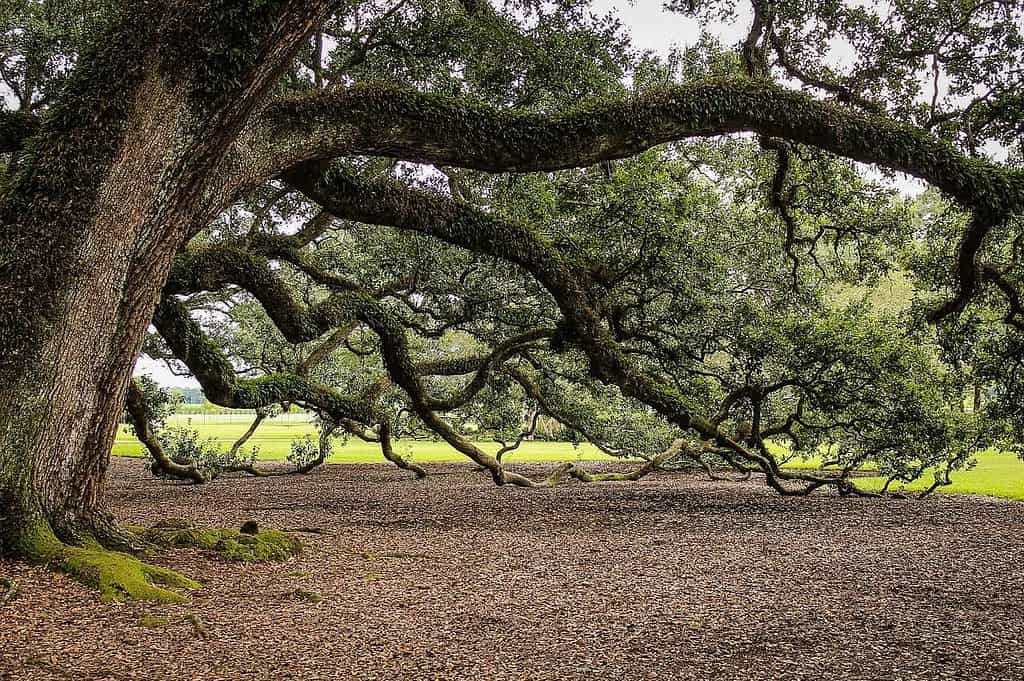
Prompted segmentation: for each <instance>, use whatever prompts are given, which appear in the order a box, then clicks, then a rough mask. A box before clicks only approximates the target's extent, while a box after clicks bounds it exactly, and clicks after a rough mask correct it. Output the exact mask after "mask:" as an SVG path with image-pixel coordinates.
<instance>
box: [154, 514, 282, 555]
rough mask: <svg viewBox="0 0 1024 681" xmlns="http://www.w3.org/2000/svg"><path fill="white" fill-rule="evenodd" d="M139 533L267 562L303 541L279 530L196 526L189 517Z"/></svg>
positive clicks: (161, 542) (162, 543)
mask: <svg viewBox="0 0 1024 681" xmlns="http://www.w3.org/2000/svg"><path fill="white" fill-rule="evenodd" d="M137 531H138V532H139V534H140V535H141V536H142V537H144V538H145V539H146V540H148V541H151V542H153V543H154V544H156V545H157V546H163V547H167V548H198V549H203V550H205V551H212V552H213V553H215V554H217V555H218V556H219V557H221V558H223V559H225V560H233V561H241V562H266V561H281V560H287V559H288V558H291V557H292V556H296V555H298V554H299V553H301V552H302V542H301V541H299V540H298V539H295V538H294V537H289V536H288V535H287V534H285V533H284V532H282V531H280V530H266V531H264V532H258V533H256V534H247V533H245V532H242V531H240V530H228V529H219V528H197V527H194V526H192V524H191V523H188V522H187V521H185V522H182V521H177V520H175V521H163V522H160V523H157V524H156V525H154V526H153V527H150V528H138V529H137Z"/></svg>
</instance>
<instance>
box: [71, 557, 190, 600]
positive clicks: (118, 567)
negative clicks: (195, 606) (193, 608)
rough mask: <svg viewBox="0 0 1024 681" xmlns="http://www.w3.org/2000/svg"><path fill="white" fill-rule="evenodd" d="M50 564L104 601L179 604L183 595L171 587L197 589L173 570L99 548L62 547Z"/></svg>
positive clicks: (186, 578) (183, 597) (183, 598)
mask: <svg viewBox="0 0 1024 681" xmlns="http://www.w3.org/2000/svg"><path fill="white" fill-rule="evenodd" d="M51 564H52V565H56V566H57V567H59V568H60V569H61V570H63V571H64V572H67V573H68V574H69V575H71V576H72V577H74V578H75V579H77V580H78V581H80V582H82V583H83V584H86V585H88V586H92V587H94V588H96V589H98V590H99V592H100V600H102V601H104V602H110V601H124V600H128V599H132V600H140V601H156V602H159V603H182V602H185V601H186V600H187V599H186V598H185V596H183V595H181V594H179V593H177V592H176V591H172V590H171V589H198V588H200V584H199V583H198V582H196V581H193V580H191V579H189V578H188V577H185V576H184V575H181V574H178V573H177V572H174V571H173V570H168V569H167V568H162V567H159V566H156V565H150V564H149V563H143V562H142V561H140V560H138V559H137V558H133V557H132V556H129V555H128V554H126V553H120V552H118V551H107V550H106V549H102V548H77V547H64V548H63V549H61V550H60V552H59V554H57V555H55V557H54V559H53V560H51ZM164 587H167V588H164Z"/></svg>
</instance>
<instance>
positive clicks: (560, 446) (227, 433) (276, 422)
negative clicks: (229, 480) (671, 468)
mask: <svg viewBox="0 0 1024 681" xmlns="http://www.w3.org/2000/svg"><path fill="white" fill-rule="evenodd" d="M251 422H252V416H251V415H248V414H216V415H209V416H206V415H202V414H199V415H194V416H182V415H175V416H174V417H172V418H171V419H170V420H169V422H168V425H171V426H174V425H186V424H189V425H190V426H191V427H192V428H195V429H196V430H197V431H199V433H200V434H201V435H202V436H203V437H211V438H214V439H215V440H217V442H218V443H220V444H221V445H222V446H224V447H225V448H227V447H230V446H231V444H232V443H233V442H234V441H235V440H237V439H238V438H239V437H240V436H241V435H242V434H243V433H244V432H245V431H246V429H247V428H248V427H249V424H250V423H251ZM306 435H312V436H314V437H315V436H316V430H315V429H314V428H313V426H312V424H310V423H309V421H308V420H307V417H306V415H305V414H286V415H283V416H279V417H277V418H274V419H269V420H267V421H264V422H263V424H262V425H260V429H259V430H258V431H256V434H255V435H253V437H252V439H250V440H249V443H248V445H247V446H249V445H254V446H257V447H259V459H260V460H262V461H283V460H284V459H285V457H287V456H288V452H289V449H290V445H291V441H292V440H293V439H295V438H301V437H304V436H306ZM479 444H480V445H481V446H482V447H483V448H484V449H487V450H489V451H491V452H496V451H497V450H498V447H499V445H498V444H497V443H494V442H481V443H479ZM395 450H396V451H398V452H399V453H400V454H402V455H411V456H412V458H413V459H414V460H416V461H418V462H434V463H440V462H458V461H468V459H466V457H465V456H463V455H462V454H459V453H458V452H456V451H455V450H454V449H452V448H451V447H449V446H448V445H447V444H446V443H444V442H434V441H411V440H399V441H397V442H396V443H395ZM142 452H143V448H142V445H141V444H139V441H138V440H136V439H135V438H134V437H133V436H132V435H131V433H130V432H129V431H127V430H126V429H125V428H124V427H122V428H121V430H120V431H119V432H118V435H117V442H116V443H115V444H114V449H113V453H114V454H115V455H119V456H142ZM508 457H509V460H511V459H512V458H513V457H514V458H515V460H517V461H535V462H540V461H575V460H577V459H579V460H606V461H607V460H609V459H610V457H608V456H606V455H605V454H602V453H601V452H600V451H598V450H597V448H595V447H594V446H592V445H589V444H581V445H580V446H579V447H574V446H573V445H572V443H569V442H524V443H523V445H522V447H520V448H519V449H518V450H516V451H515V452H513V453H511V454H509V455H508ZM381 461H383V455H382V454H381V453H380V447H379V446H377V445H376V444H373V443H368V442H363V441H362V440H360V439H358V438H354V437H350V438H348V441H347V442H346V443H345V444H344V445H341V444H340V442H339V443H338V444H336V446H335V454H334V456H332V457H331V459H330V462H331V463H380V462H381Z"/></svg>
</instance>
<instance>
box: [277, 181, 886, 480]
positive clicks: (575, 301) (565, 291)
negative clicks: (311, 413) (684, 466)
mask: <svg viewBox="0 0 1024 681" xmlns="http://www.w3.org/2000/svg"><path fill="white" fill-rule="evenodd" d="M287 181H288V182H289V183H291V184H292V185H293V186H295V187H296V188H298V189H299V190H300V191H302V192H303V193H305V194H306V195H307V196H308V197H309V198H310V199H312V200H313V201H315V202H316V203H318V204H319V205H321V206H322V207H324V208H325V209H327V210H330V211H331V212H332V213H334V214H335V215H336V216H338V217H340V218H344V219H351V220H357V221H360V222H365V223H369V224H378V225H387V226H391V227H396V228H399V229H404V230H410V231H416V232H420V233H423V234H428V235H430V236H433V237H435V238H438V239H441V240H442V241H445V242H447V243H450V244H452V245H455V246H459V247H461V248H465V249H468V250H470V251H473V252H477V253H483V254H486V255H490V256H492V257H496V258H499V259H502V260H507V261H510V262H513V263H516V264H518V265H520V266H521V267H523V268H524V269H526V270H527V271H528V272H529V273H530V274H532V275H533V276H534V277H535V278H536V279H537V280H538V281H539V282H540V283H541V284H542V285H543V286H544V287H545V288H546V289H547V290H548V292H549V293H550V294H551V295H552V297H553V298H554V299H555V302H556V303H557V304H558V307H559V308H560V310H561V312H562V315H563V325H564V328H563V329H562V333H563V335H564V336H565V338H566V339H568V340H570V341H571V342H573V343H574V344H576V345H577V346H578V347H579V348H580V349H581V350H583V351H584V352H585V353H586V355H587V357H588V359H589V361H590V364H591V369H592V371H593V372H594V374H595V375H596V376H597V377H598V378H600V379H602V380H604V381H605V382H608V383H611V384H615V385H617V386H618V387H619V388H620V389H621V390H622V392H623V394H625V395H626V396H628V397H633V398H635V399H638V400H640V401H641V402H643V403H645V404H647V405H649V406H650V407H653V408H654V409H655V410H656V411H658V412H659V413H660V414H662V416H664V417H665V418H667V419H668V420H669V421H670V422H672V423H674V424H675V425H677V426H679V427H680V428H682V429H683V430H688V429H692V430H694V431H696V432H697V434H698V435H700V437H701V438H702V439H705V440H710V441H714V442H716V443H718V444H719V445H720V446H721V447H723V448H726V449H729V450H731V451H732V452H733V453H734V455H735V456H736V457H738V458H739V459H742V460H746V461H749V462H751V463H752V464H754V465H756V466H757V468H758V469H759V471H760V472H761V473H763V474H764V475H765V479H766V481H767V482H768V484H769V485H770V486H771V487H772V488H773V489H775V490H776V491H777V492H779V493H780V494H784V495H792V494H808V493H810V492H811V491H813V490H815V489H818V488H820V487H822V486H832V487H835V488H836V489H839V490H840V491H842V492H843V493H854V494H860V493H864V494H867V493H866V492H861V491H860V490H859V489H858V488H856V486H854V485H853V484H852V483H850V482H849V481H848V480H846V479H845V478H841V477H830V476H822V475H816V474H813V473H807V472H802V471H792V470H783V469H782V468H781V467H780V466H779V464H778V462H777V461H776V460H775V458H774V457H772V456H771V455H770V454H768V453H766V452H758V451H753V450H751V449H748V448H746V447H744V446H742V445H741V444H740V443H738V442H736V441H735V440H733V439H732V438H730V437H729V436H728V435H727V434H725V433H723V432H722V431H721V430H720V429H719V428H718V427H717V426H715V425H714V424H713V423H712V422H711V421H709V420H707V419H706V418H703V417H701V416H699V415H697V414H696V413H695V412H694V409H693V408H692V407H691V406H690V405H689V404H688V403H687V402H686V401H685V399H684V398H683V397H682V395H681V394H680V393H679V392H678V391H677V390H676V389H675V388H674V387H673V386H671V385H670V384H668V383H667V382H665V381H663V380H661V379H660V378H658V377H655V376H652V375H649V374H647V373H645V372H643V371H640V370H639V369H638V368H637V367H636V366H635V365H634V364H633V363H632V362H631V361H630V359H629V358H628V356H627V354H626V353H625V352H624V350H623V348H622V347H621V345H620V344H619V343H618V342H617V341H616V340H615V338H614V336H613V335H612V333H611V332H610V331H609V329H608V328H607V326H606V324H605V323H604V321H603V318H602V310H601V301H600V300H599V299H595V298H594V297H593V293H592V292H593V291H595V290H598V289H599V287H598V286H596V283H595V282H594V281H593V280H592V278H591V276H590V274H589V273H588V272H587V270H586V269H585V268H582V267H579V266H577V265H575V264H574V263H571V262H568V261H566V260H565V258H564V257H563V256H562V254H561V253H559V251H558V250H557V249H556V248H555V247H554V246H553V245H551V244H550V243H548V242H547V241H545V240H544V239H543V237H541V236H540V235H538V234H537V233H536V232H535V231H534V230H533V229H531V228H530V227H528V226H526V225H522V224H519V223H515V222H512V221H510V220H506V219H503V218H501V217H500V216H497V215H494V214H491V213H487V212H485V211H483V210H481V209H479V208H476V207H474V206H471V205H469V204H465V203H460V202H457V201H454V200H452V199H450V198H447V197H444V196H441V195H438V194H431V193H428V192H424V191H419V190H412V189H409V188H408V187H406V186H404V185H401V184H400V183H398V182H397V181H392V180H377V181H373V182H367V181H363V180H361V179H359V178H356V177H354V176H352V175H349V174H346V173H342V172H339V171H331V172H327V173H322V172H320V169H319V168H313V167H311V166H306V167H305V168H304V169H302V170H300V171H296V172H294V173H291V174H289V176H288V177H287ZM371 326H372V325H371ZM376 330H377V329H375V331H376ZM378 333H379V332H378ZM389 368H390V366H389ZM399 383H401V381H399ZM405 387H406V386H405V385H403V388H405ZM406 389H407V390H408V388H406ZM420 406H421V407H426V405H425V404H424V405H420ZM421 417H422V414H421ZM424 420H425V421H426V420H427V419H424ZM438 420H439V419H438ZM437 425H438V427H440V428H446V424H443V422H442V423H438V424H437ZM428 426H430V427H432V428H433V427H434V424H431V423H428ZM449 430H450V429H449ZM438 432H440V431H438ZM442 436H443V437H445V439H448V438H447V437H446V436H445V435H443V434H442ZM456 449H459V451H463V453H465V454H467V456H470V458H473V459H474V460H477V457H479V454H480V451H479V450H478V449H477V448H475V447H473V446H471V444H469V445H468V446H467V445H466V444H460V446H457V447H456ZM488 456H489V455H488ZM477 462H478V463H480V461H477ZM495 463H496V462H495ZM481 465H485V464H481ZM485 467H487V468H489V469H493V468H494V466H493V465H485ZM786 482H797V483H800V486H798V487H796V488H793V487H790V486H787V484H786Z"/></svg>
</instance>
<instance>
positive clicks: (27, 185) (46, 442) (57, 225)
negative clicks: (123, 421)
mask: <svg viewBox="0 0 1024 681" xmlns="http://www.w3.org/2000/svg"><path fill="white" fill-rule="evenodd" d="M229 4H230V3H229ZM185 5H189V6H188V7H184V8H182V6H181V5H177V4H174V3H169V4H168V5H167V6H166V7H161V6H160V5H159V4H154V3H139V4H137V5H136V4H132V3H128V5H127V6H128V9H125V10H124V11H123V12H122V13H121V14H120V15H119V16H118V18H117V19H116V21H115V22H114V24H113V25H112V26H111V28H110V33H109V34H108V35H106V36H104V38H102V39H100V40H99V41H97V47H96V49H95V50H94V51H93V52H92V53H89V54H85V55H83V56H82V57H81V60H80V64H79V66H78V67H77V68H76V72H75V74H74V75H73V76H72V79H71V81H70V83H69V85H68V86H67V88H66V90H65V91H64V92H63V93H62V95H61V98H60V100H59V102H58V103H57V104H56V105H55V106H54V108H53V110H52V111H50V112H49V114H48V115H47V117H46V119H45V120H44V122H43V125H42V128H41V130H40V132H39V133H38V134H36V135H35V136H34V137H33V138H32V139H31V140H30V141H29V142H28V144H27V145H26V147H25V149H24V151H23V153H22V157H21V159H20V161H19V166H20V167H18V168H16V171H15V176H14V178H13V180H12V181H11V183H10V184H9V186H8V187H7V188H6V190H5V192H4V193H2V194H0V555H17V556H25V557H28V558H34V559H41V560H53V559H54V555H55V554H58V557H59V556H61V555H64V553H62V552H64V548H65V547H66V546H69V545H76V546H92V547H95V546H96V545H97V544H98V545H100V546H103V547H107V548H126V547H129V546H131V545H132V543H133V540H132V539H131V537H130V536H129V535H128V534H126V533H123V532H121V531H119V530H118V529H117V527H116V525H115V523H113V522H112V520H111V519H110V517H109V515H108V514H107V513H106V512H105V510H104V505H103V482H104V473H105V470H106V467H107V463H108V460H109V452H110V448H111V446H112V444H113V441H114V438H115V436H116V432H117V425H118V422H119V417H120V415H121V413H122V409H123V406H124V396H125V391H126V387H127V384H128V381H129V378H130V376H131V371H132V366H133V364H134V361H135V357H136V356H137V354H138V352H139V350H140V346H141V344H142V339H143V336H144V334H145V331H146V328H147V326H148V324H149V322H150V319H151V316H152V312H153V309H154V307H155V305H156V302H157V299H158V296H159V293H160V290H161V288H162V286H163V284H164V282H165V280H166V278H167V273H168V270H169V268H170V265H171V262H172V260H173V258H174V255H175V254H176V253H177V251H178V250H179V249H180V247H181V246H182V245H183V243H184V242H185V241H186V240H187V238H188V237H189V235H190V234H191V233H193V232H194V231H195V230H197V229H198V228H200V227H201V226H203V225H204V224H205V223H207V222H208V221H209V220H210V219H211V218H212V217H213V216H214V215H215V214H216V213H217V211H218V210H219V209H220V208H222V207H223V205H222V203H221V202H222V201H224V200H225V199H227V198H229V197H228V196H227V193H226V192H225V190H224V188H223V186H222V182H221V181H220V179H219V178H218V171H217V169H218V168H219V167H220V166H221V164H222V163H223V162H224V159H225V156H226V154H227V153H228V151H229V149H230V147H231V144H232V142H233V140H234V137H235V136H236V135H237V133H238V131H239V130H240V129H241V127H242V125H243V124H244V123H245V120H246V119H247V118H248V116H249V115H250V114H251V112H252V110H253V108H254V107H255V106H257V104H258V103H259V101H260V100H261V96H262V93H264V92H266V90H267V88H268V87H269V86H270V84H272V83H273V82H274V80H275V79H276V78H277V76H278V75H279V73H280V70H281V69H282V68H283V67H284V66H285V65H286V64H287V63H288V62H289V61H290V59H291V56H292V55H293V54H294V51H295V49H297V47H298V46H299V45H300V44H301V41H302V40H303V39H304V38H305V37H306V35H307V34H308V32H309V31H310V29H311V26H312V25H313V21H315V20H316V19H317V18H318V17H319V16H320V15H321V14H322V13H323V5H324V3H320V2H312V1H311V2H301V1H298V0H296V1H294V2H289V1H288V0H282V1H279V2H270V3H263V4H262V5H261V8H262V9H259V10H254V11H253V12H252V14H251V15H246V16H245V17H244V19H245V20H246V21H248V22H250V25H249V26H248V27H244V26H241V27H240V26H230V27H226V26H224V25H223V24H222V23H218V22H215V21H212V19H215V18H217V17H219V16H220V15H219V14H218V12H220V11H221V9H220V3H219V2H217V0H211V2H209V3H208V4H206V5H199V4H198V3H196V4H190V3H185ZM154 7H156V8H158V9H150V8H154ZM230 16H234V15H230ZM168 27H170V28H168ZM195 28H203V29H205V30H210V31H212V30H217V31H227V30H228V29H232V30H233V33H230V34H229V35H228V36H227V37H225V38H224V39H223V42H222V45H221V47H223V50H224V52H225V53H227V54H228V58H234V56H235V55H236V54H238V55H241V56H240V57H238V59H239V60H241V61H239V62H238V63H231V64H228V66H227V67H225V62H224V61H223V59H222V58H223V57H224V55H223V54H220V53H217V54H206V55H202V54H200V55H199V57H196V56H195V55H192V54H187V56H185V57H182V56H176V55H175V53H174V52H173V50H175V49H176V50H178V53H179V54H180V53H183V52H187V51H188V50H194V46H191V45H189V44H187V43H186V42H185V41H182V40H180V39H181V38H182V37H183V36H194V35H195V34H194V33H191V32H190V29H195ZM243 29H244V30H243ZM175 31H178V32H179V33H177V34H175ZM168 35H170V36H171V37H172V38H175V36H176V39H178V40H179V42H178V44H175V45H170V46H168V45H166V44H165V45H163V46H161V49H157V46H159V45H160V41H165V40H167V36H168ZM238 36H240V37H238ZM233 40H246V41H250V42H251V44H250V45H248V46H247V48H248V49H245V50H234V48H235V47H236V46H235V45H234V44H232V41H233ZM204 57H206V58H211V59H221V61H217V62H216V64H217V66H218V68H219V69H220V70H221V71H227V73H225V74H224V80H223V82H221V83H216V82H215V83H211V82H209V80H208V79H209V77H210V76H209V74H210V73H211V70H210V66H211V64H209V63H206V64H203V63H199V62H198V60H200V59H202V58H204ZM186 59H187V60H191V61H185V60H186ZM231 67H233V72H232V68H231ZM217 87H220V88H221V89H220V90H219V91H218V90H217V89H216V88H217ZM150 576H151V575H150Z"/></svg>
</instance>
